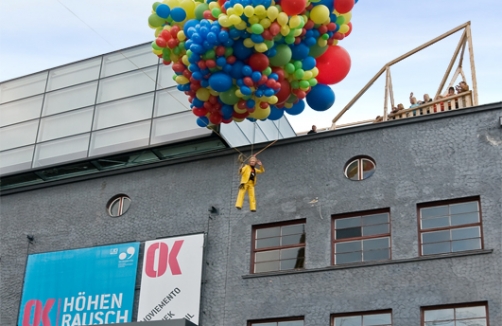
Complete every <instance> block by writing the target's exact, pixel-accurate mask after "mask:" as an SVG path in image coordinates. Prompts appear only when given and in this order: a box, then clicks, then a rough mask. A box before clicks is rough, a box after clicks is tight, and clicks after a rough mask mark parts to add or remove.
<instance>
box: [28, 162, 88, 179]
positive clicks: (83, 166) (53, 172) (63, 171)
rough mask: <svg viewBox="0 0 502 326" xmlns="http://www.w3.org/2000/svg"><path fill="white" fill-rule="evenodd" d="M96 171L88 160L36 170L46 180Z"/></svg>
mask: <svg viewBox="0 0 502 326" xmlns="http://www.w3.org/2000/svg"><path fill="white" fill-rule="evenodd" d="M96 172H98V169H96V167H94V166H93V165H92V164H91V163H90V162H83V163H75V164H69V165H64V166H57V167H53V168H47V169H45V170H42V171H38V174H40V175H41V176H42V177H43V178H44V179H46V180H57V179H66V178H69V177H75V176H81V175H86V174H91V173H96Z"/></svg>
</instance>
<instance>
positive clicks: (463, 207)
mask: <svg viewBox="0 0 502 326" xmlns="http://www.w3.org/2000/svg"><path fill="white" fill-rule="evenodd" d="M477 211H479V209H478V202H477V201H471V202H468V203H461V204H451V205H450V214H461V213H469V212H477Z"/></svg>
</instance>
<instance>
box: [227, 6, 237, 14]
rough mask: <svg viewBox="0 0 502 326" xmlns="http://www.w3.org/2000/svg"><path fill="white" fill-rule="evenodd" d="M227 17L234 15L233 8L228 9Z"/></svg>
mask: <svg viewBox="0 0 502 326" xmlns="http://www.w3.org/2000/svg"><path fill="white" fill-rule="evenodd" d="M227 15H229V16H232V15H235V12H234V8H228V9H227Z"/></svg>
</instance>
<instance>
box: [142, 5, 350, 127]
mask: <svg viewBox="0 0 502 326" xmlns="http://www.w3.org/2000/svg"><path fill="white" fill-rule="evenodd" d="M355 3H357V0H164V1H163V2H155V3H154V4H153V6H152V8H153V12H152V14H151V15H150V17H149V18H148V23H149V26H150V27H151V28H153V29H155V37H156V39H155V41H154V42H153V43H152V48H153V52H154V53H155V54H156V55H158V56H159V57H160V58H162V59H163V62H164V64H166V65H169V64H172V68H173V71H174V72H175V75H174V76H173V78H174V80H175V81H176V82H177V84H178V89H179V90H180V91H183V92H185V94H186V95H187V96H188V99H189V101H190V103H191V107H192V112H193V113H194V115H196V116H197V117H198V118H197V124H198V125H199V126H201V127H206V126H207V125H208V124H214V125H218V124H220V123H230V122H232V121H236V122H240V121H243V120H244V119H250V120H252V121H254V120H255V119H260V120H265V119H270V120H277V119H280V118H281V117H282V116H283V114H284V112H287V113H288V114H291V115H297V114H300V113H302V112H303V110H304V108H305V102H304V100H306V101H307V103H308V105H309V106H310V107H311V108H312V109H314V110H316V111H325V110H327V109H329V108H330V107H331V106H332V105H333V103H334V101H335V94H334V93H333V90H332V89H331V87H329V86H328V85H332V84H336V83H338V82H340V81H341V80H343V79H344V78H345V77H346V76H347V74H348V72H349V70H350V64H351V62H350V56H349V54H348V53H347V51H345V49H343V48H342V47H340V46H339V45H338V41H340V40H343V39H344V38H345V37H347V36H348V35H349V34H350V33H351V31H352V24H351V22H350V19H351V17H352V13H351V10H352V8H353V6H354V4H355Z"/></svg>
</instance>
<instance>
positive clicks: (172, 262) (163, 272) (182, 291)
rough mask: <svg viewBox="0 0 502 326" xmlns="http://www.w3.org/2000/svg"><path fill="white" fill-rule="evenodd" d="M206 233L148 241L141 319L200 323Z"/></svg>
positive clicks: (140, 307)
mask: <svg viewBox="0 0 502 326" xmlns="http://www.w3.org/2000/svg"><path fill="white" fill-rule="evenodd" d="M203 249H204V234H194V235H187V236H181V237H174V238H167V239H158V240H153V241H148V242H146V243H145V252H144V257H143V273H142V275H141V289H140V296H139V307H138V319H137V320H138V321H152V320H169V319H178V318H185V319H187V320H189V321H191V322H192V323H194V324H198V323H199V309H200V290H201V278H202V257H203Z"/></svg>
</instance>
